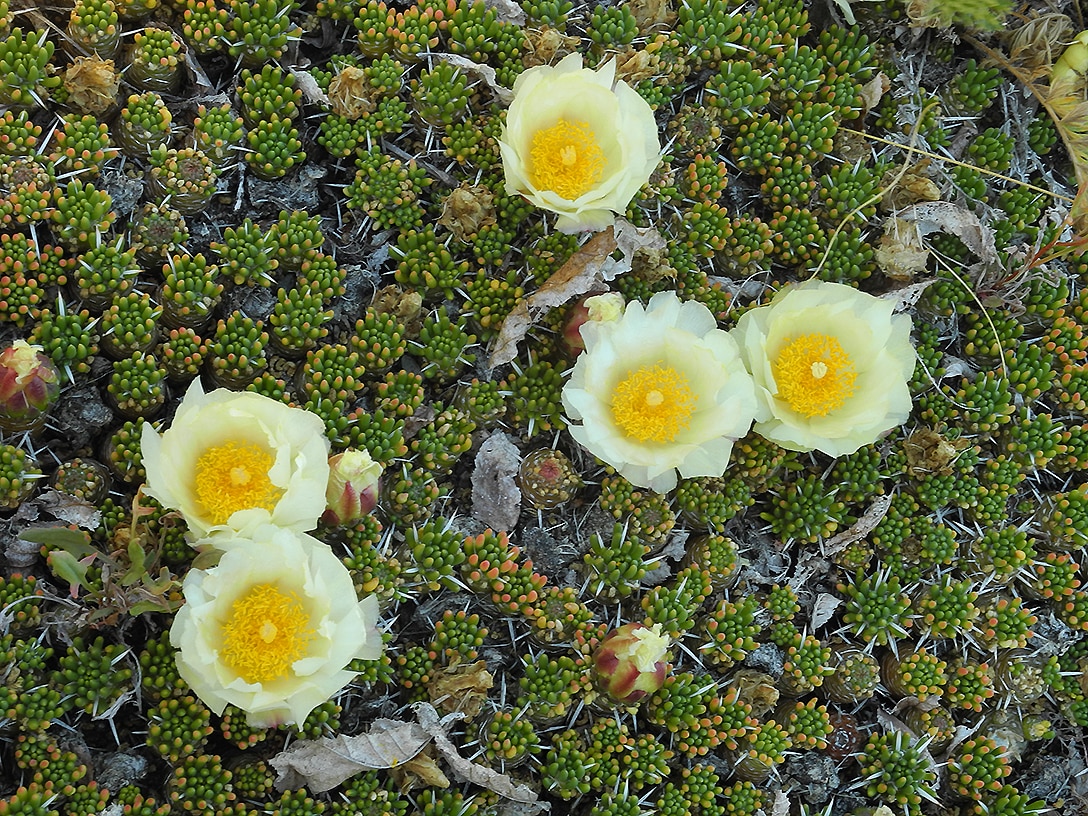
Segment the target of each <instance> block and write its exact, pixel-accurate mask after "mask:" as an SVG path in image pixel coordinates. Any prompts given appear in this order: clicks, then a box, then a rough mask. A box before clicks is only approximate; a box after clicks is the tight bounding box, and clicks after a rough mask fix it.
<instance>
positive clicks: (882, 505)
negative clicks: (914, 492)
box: [820, 496, 892, 555]
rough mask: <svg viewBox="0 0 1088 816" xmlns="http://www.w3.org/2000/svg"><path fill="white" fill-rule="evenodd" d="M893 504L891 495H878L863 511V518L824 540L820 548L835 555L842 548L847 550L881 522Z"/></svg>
mask: <svg viewBox="0 0 1088 816" xmlns="http://www.w3.org/2000/svg"><path fill="white" fill-rule="evenodd" d="M891 506H892V497H891V496H877V497H876V498H875V499H873V503H872V504H870V505H869V509H867V510H866V511H865V512H864V513H862V515H861V518H859V519H858V520H857V521H855V522H854V523H853V524H851V525H850V526H849V527H847V528H846V529H845V530H843V531H842V532H841V533H839V534H837V535H833V536H831V538H829V539H827V540H826V541H824V542H823V544H822V545H821V547H820V549H821V550H822V551H823V553H824V555H834V554H835V553H837V552H839V551H841V550H845V549H846V548H847V547H849V546H850V545H851V544H853V543H854V542H856V541H861V540H862V539H863V538H865V536H867V535H869V533H871V532H872V531H873V530H874V529H875V528H876V526H877V525H878V524H880V520H881V519H883V518H884V516H886V515H887V514H888V508H890V507H891Z"/></svg>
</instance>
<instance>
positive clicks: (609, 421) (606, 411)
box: [563, 292, 756, 493]
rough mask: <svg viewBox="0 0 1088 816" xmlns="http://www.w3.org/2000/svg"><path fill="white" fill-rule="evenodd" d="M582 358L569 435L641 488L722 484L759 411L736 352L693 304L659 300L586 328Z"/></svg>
mask: <svg viewBox="0 0 1088 816" xmlns="http://www.w3.org/2000/svg"><path fill="white" fill-rule="evenodd" d="M582 337H583V339H584V340H585V344H586V350H585V352H584V353H583V354H581V355H580V356H579V357H578V362H577V363H575V365H574V369H573V370H572V372H571V377H570V380H569V381H568V382H567V385H566V387H565V388H564V389H563V406H564V407H565V408H566V411H567V416H568V417H569V418H570V419H571V420H572V421H577V420H580V421H581V424H580V425H577V424H571V425H570V433H571V436H573V437H574V438H575V439H576V440H578V442H580V443H581V444H582V446H583V447H585V448H586V449H588V450H589V451H590V452H591V453H593V454H595V455H596V456H597V457H598V458H600V459H602V460H604V461H605V462H607V463H608V464H610V465H612V467H614V468H615V469H616V470H618V471H619V472H620V474H621V475H622V476H623V477H624V478H626V479H627V480H628V481H630V482H631V483H632V484H635V485H637V486H639V487H649V488H652V489H653V490H656V491H657V492H659V493H665V492H667V491H669V490H672V488H673V487H675V486H676V478H677V476H676V474H677V471H679V472H680V475H681V476H683V477H684V478H691V477H693V476H721V475H722V473H724V472H725V468H726V466H727V465H728V464H729V454H730V453H731V452H732V450H733V442H734V441H735V440H737V439H739V438H740V437H741V436H743V435H744V434H745V433H747V432H748V429H749V427H751V424H752V418H753V416H754V415H755V410H756V398H755V389H754V387H753V385H752V379H751V377H749V376H748V373H747V372H746V371H745V370H744V365H743V364H742V363H741V361H740V356H739V350H738V349H737V344H736V342H735V341H734V340H733V338H732V337H730V336H729V334H727V333H726V332H724V331H722V330H721V329H719V328H718V327H717V323H716V322H715V320H714V316H713V315H712V314H711V313H710V310H709V309H707V308H706V307H705V306H704V305H703V304H701V303H698V302H696V301H691V300H689V301H686V302H681V301H680V300H679V298H677V297H676V293H675V292H659V293H657V294H656V295H654V296H653V297H652V298H651V299H650V302H649V305H648V306H647V307H646V308H645V309H643V307H642V304H640V303H637V302H632V303H630V304H628V306H627V309H626V310H625V311H624V313H623V316H622V317H621V318H620V319H619V320H615V321H590V322H588V323H586V324H585V325H584V326H583V327H582Z"/></svg>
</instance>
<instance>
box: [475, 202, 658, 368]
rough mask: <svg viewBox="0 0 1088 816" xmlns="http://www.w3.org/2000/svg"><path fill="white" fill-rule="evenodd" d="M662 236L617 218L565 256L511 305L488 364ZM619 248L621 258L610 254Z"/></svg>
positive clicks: (511, 354)
mask: <svg viewBox="0 0 1088 816" xmlns="http://www.w3.org/2000/svg"><path fill="white" fill-rule="evenodd" d="M664 246H665V239H664V238H663V237H662V236H661V233H659V232H658V231H657V230H656V229H654V228H653V227H646V228H639V227H636V226H634V225H633V224H631V223H629V222H627V221H625V220H623V219H622V218H617V219H616V223H615V225H614V226H612V227H609V228H608V229H606V230H602V231H601V232H599V233H597V234H596V235H595V236H593V238H591V239H590V240H589V241H588V242H586V243H585V244H584V245H583V246H581V247H580V248H579V249H578V251H577V252H575V253H574V254H573V255H571V256H570V258H568V259H567V262H566V263H565V264H563V265H562V266H561V267H559V269H558V270H557V271H556V272H555V273H554V274H552V276H551V277H550V278H548V279H547V280H546V281H544V283H543V284H542V285H541V287H540V288H539V289H537V290H536V291H535V292H533V293H532V294H531V295H529V297H527V298H525V300H523V301H522V302H521V303H519V304H518V305H517V306H515V307H514V309H513V311H511V312H510V314H509V315H508V316H507V318H506V320H505V321H503V324H502V329H501V330H500V331H499V337H498V340H496V341H495V348H494V349H493V350H492V352H491V359H490V360H488V366H489V367H490V368H494V367H495V366H497V365H502V364H503V363H509V362H510V361H511V360H513V359H514V358H515V357H517V353H518V350H517V344H518V343H519V342H520V341H521V339H522V338H523V337H525V334H526V332H528V331H529V327H530V326H532V325H533V324H534V323H535V322H536V321H538V320H539V319H540V318H541V317H543V316H544V315H545V314H547V313H548V312H549V311H551V310H552V309H554V308H555V307H557V306H562V305H563V304H564V303H567V302H569V301H571V300H573V299H574V298H576V297H580V296H582V295H586V294H591V293H597V292H604V291H606V289H607V287H606V286H605V285H604V284H605V283H606V282H607V281H610V280H612V279H613V278H615V277H617V276H618V275H621V274H623V273H624V272H627V271H629V270H630V269H631V263H632V261H633V259H634V256H635V253H636V252H638V251H639V250H640V249H662V248H663V247H664ZM616 249H619V250H620V252H621V253H623V258H622V259H621V260H619V261H617V260H615V259H614V258H612V257H610V256H611V255H612V253H613V252H614V251H615V250H616Z"/></svg>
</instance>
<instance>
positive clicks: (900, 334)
mask: <svg viewBox="0 0 1088 816" xmlns="http://www.w3.org/2000/svg"><path fill="white" fill-rule="evenodd" d="M910 324H911V321H910V318H909V317H908V316H907V315H893V314H892V304H891V303H890V301H886V300H883V299H881V298H876V297H873V296H872V295H869V294H866V293H864V292H860V291H858V290H857V289H854V288H853V287H850V286H844V285H842V284H837V283H826V282H822V281H807V282H805V283H802V284H798V285H796V286H790V287H787V288H785V289H783V290H782V291H781V292H779V293H778V294H777V295H775V297H774V299H773V300H772V301H771V303H770V305H768V306H761V307H758V308H755V309H751V310H749V311H747V312H745V313H744V314H743V315H741V318H740V320H738V321H737V326H736V328H735V329H734V330H733V331H732V332H731V334H732V335H733V337H734V338H735V339H736V340H737V342H738V344H739V346H740V353H741V357H742V359H743V360H744V363H745V366H746V367H747V369H748V371H749V373H751V375H752V379H753V380H754V382H755V385H756V398H757V402H758V408H757V411H756V423H755V426H754V428H755V431H756V432H757V433H759V434H761V435H762V436H764V437H766V438H767V439H770V440H771V441H772V442H775V443H777V444H779V445H781V446H782V447H784V448H787V449H790V450H797V451H811V450H819V451H822V452H824V453H826V454H828V455H829V456H843V455H846V454H849V453H853V452H855V451H856V450H857V449H858V448H860V447H862V446H863V445H867V444H870V443H872V442H875V441H876V440H877V439H879V438H880V437H881V436H882V435H883V434H885V433H887V432H888V431H889V430H891V429H892V428H894V427H896V426H897V425H899V424H901V423H903V422H904V421H906V419H907V417H908V416H909V414H910V409H911V401H910V392H909V390H908V388H907V380H908V379H909V378H910V376H911V374H912V373H913V372H914V364H915V352H914V348H913V346H912V345H911V343H910ZM806 334H824V335H828V336H830V337H833V338H835V339H836V340H837V341H838V342H839V343H840V345H841V346H842V348H843V351H844V352H845V353H846V354H847V355H848V356H849V358H850V362H851V365H852V366H853V367H854V370H855V375H856V376H855V380H854V390H853V392H852V393H851V394H850V396H849V397H847V398H846V400H845V401H844V402H843V404H842V405H841V406H839V407H837V408H835V409H833V410H832V411H831V412H830V413H829V414H828V415H826V416H818V415H817V416H812V417H807V416H804V415H803V414H800V413H798V412H797V411H795V410H793V409H792V408H791V407H790V406H789V404H788V403H787V402H786V401H785V400H783V399H780V398H778V397H777V396H775V395H776V394H777V386H776V383H775V381H774V375H773V370H772V369H773V361H774V359H775V357H776V356H777V354H778V353H779V351H781V349H782V348H783V347H784V346H785V345H786V343H788V342H790V341H792V340H794V339H796V338H797V337H800V336H803V335H806Z"/></svg>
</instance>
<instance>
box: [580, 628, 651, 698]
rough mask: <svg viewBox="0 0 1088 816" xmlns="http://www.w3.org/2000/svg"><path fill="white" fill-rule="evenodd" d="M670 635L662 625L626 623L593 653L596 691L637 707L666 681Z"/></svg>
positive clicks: (615, 630) (607, 637)
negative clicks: (662, 631)
mask: <svg viewBox="0 0 1088 816" xmlns="http://www.w3.org/2000/svg"><path fill="white" fill-rule="evenodd" d="M668 651H669V636H668V635H664V634H662V633H661V624H660V623H655V624H654V625H653V626H652V627H651V626H644V625H643V624H641V623H625V624H624V625H623V626H621V627H620V628H619V629H613V630H612V631H611V632H610V633H609V634H608V635H607V636H606V637H605V639H604V640H602V641H601V642H600V644H599V645H598V646H597V648H596V649H595V650H594V652H593V657H592V660H593V669H594V679H595V680H596V683H597V688H598V690H600V691H601V692H602V693H603V694H607V695H608V696H609V697H611V698H612V700H614V701H615V702H617V703H620V704H621V705H634V704H635V703H637V702H638V701H639V700H641V699H642V698H643V697H645V696H646V695H647V694H653V693H654V692H655V691H657V690H658V689H659V688H661V686H662V684H663V683H664V682H665V671H666V670H667V669H668V659H667V654H668Z"/></svg>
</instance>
